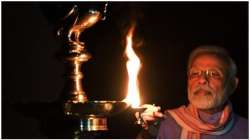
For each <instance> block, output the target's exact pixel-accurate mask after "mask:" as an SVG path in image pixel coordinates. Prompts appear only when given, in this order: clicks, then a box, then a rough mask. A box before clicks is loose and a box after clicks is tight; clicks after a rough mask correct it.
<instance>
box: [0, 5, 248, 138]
mask: <svg viewBox="0 0 250 140" xmlns="http://www.w3.org/2000/svg"><path fill="white" fill-rule="evenodd" d="M73 4H78V5H79V6H80V8H81V10H80V12H82V13H84V12H86V11H87V10H88V9H91V8H93V9H98V10H100V9H102V8H103V6H104V2H101V3H100V2H99V3H98V2H81V3H80V2H75V3H73V2H2V138H67V137H66V136H64V133H63V132H65V131H67V130H66V128H67V126H66V125H64V124H63V123H61V121H62V120H63V119H60V117H62V114H60V113H61V112H60V109H61V108H60V107H61V106H60V101H59V100H60V99H61V96H62V92H63V88H64V81H65V65H64V63H63V60H62V59H60V57H59V54H60V52H61V51H62V50H64V49H65V48H66V45H65V44H64V43H63V41H62V40H60V39H59V38H57V37H56V30H57V29H58V25H60V19H61V18H62V17H63V16H64V15H65V13H66V12H67V11H68V10H69V9H70V8H71V7H72V6H73ZM132 22H135V23H136V30H135V37H134V40H133V41H134V47H135V51H136V53H137V54H138V55H139V57H140V59H141V62H142V69H141V71H140V74H139V82H140V91H141V99H142V103H143V104H144V103H150V104H153V103H154V104H156V105H160V106H161V107H162V109H163V110H164V109H167V108H175V107H178V106H180V105H182V104H187V99H186V98H187V92H186V66H187V59H188V55H189V53H190V52H191V50H192V49H193V48H195V47H197V46H199V45H219V46H222V47H225V48H226V49H227V50H228V51H229V52H230V54H231V56H232V58H233V59H234V60H235V62H236V64H237V66H238V77H239V80H240V81H239V86H238V88H237V90H236V91H235V93H234V94H233V95H232V96H231V97H230V99H231V101H232V103H233V108H234V111H235V112H236V113H238V114H240V115H241V116H243V117H246V118H248V2H110V3H109V7H108V12H107V19H106V20H104V21H100V22H98V23H97V24H96V25H94V26H93V27H91V28H89V29H87V30H86V32H84V33H83V34H82V36H81V40H82V41H83V42H85V43H86V46H87V51H88V52H89V53H90V54H91V55H92V58H91V59H90V60H89V61H88V62H87V63H85V64H84V65H83V69H82V70H83V73H84V79H83V87H84V91H86V94H87V96H88V98H89V99H90V100H122V99H123V98H125V96H126V93H125V91H126V84H127V73H126V66H125V63H126V60H127V59H126V57H125V55H124V50H125V36H126V33H127V30H128V28H129V27H130V25H131V23H132ZM57 112H58V113H57ZM133 119H134V117H133V113H132V112H131V111H129V110H126V111H124V112H122V113H120V114H118V115H116V116H113V117H112V118H111V119H109V123H110V126H109V127H110V131H108V132H107V133H106V134H105V135H103V137H106V138H135V136H136V133H138V132H139V130H140V127H138V126H136V125H134V124H133V121H134V120H133ZM67 125H68V124H67ZM64 128H65V129H64ZM124 130H126V131H124ZM100 137H102V136H100Z"/></svg>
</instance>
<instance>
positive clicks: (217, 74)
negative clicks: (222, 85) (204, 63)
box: [209, 71, 221, 78]
mask: <svg viewBox="0 0 250 140" xmlns="http://www.w3.org/2000/svg"><path fill="white" fill-rule="evenodd" d="M209 75H210V76H211V77H214V78H221V75H220V73H219V72H218V71H210V72H209Z"/></svg>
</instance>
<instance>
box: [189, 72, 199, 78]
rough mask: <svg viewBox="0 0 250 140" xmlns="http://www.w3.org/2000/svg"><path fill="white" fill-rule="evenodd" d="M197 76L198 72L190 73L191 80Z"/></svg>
mask: <svg viewBox="0 0 250 140" xmlns="http://www.w3.org/2000/svg"><path fill="white" fill-rule="evenodd" d="M199 75H200V72H199V71H193V72H190V77H191V78H194V77H198V76H199Z"/></svg>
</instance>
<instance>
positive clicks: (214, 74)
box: [188, 55, 228, 110]
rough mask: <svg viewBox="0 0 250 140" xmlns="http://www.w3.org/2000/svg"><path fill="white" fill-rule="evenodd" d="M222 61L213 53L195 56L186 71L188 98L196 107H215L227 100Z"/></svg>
mask: <svg viewBox="0 0 250 140" xmlns="http://www.w3.org/2000/svg"><path fill="white" fill-rule="evenodd" d="M223 64H224V63H223V62H222V61H221V60H220V59H218V58H217V57H215V56H213V55H200V56H198V57H196V58H195V60H194V61H193V63H192V64H191V67H190V69H189V72H188V99H189V101H190V103H191V104H192V105H194V106H195V107H197V108H198V109H204V110H209V109H215V108H217V107H220V106H221V105H222V104H224V102H225V101H226V100H227V98H228V97H227V95H226V93H225V85H224V81H225V67H224V65H223Z"/></svg>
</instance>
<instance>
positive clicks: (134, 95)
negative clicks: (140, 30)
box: [123, 26, 141, 108]
mask: <svg viewBox="0 0 250 140" xmlns="http://www.w3.org/2000/svg"><path fill="white" fill-rule="evenodd" d="M133 32H134V26H133V27H131V28H130V30H129V32H128V34H127V38H126V39H127V40H126V43H127V44H126V50H125V54H126V56H127V58H128V61H127V63H126V66H127V72H128V89H127V97H126V98H125V99H124V100H123V101H124V102H126V103H128V104H129V105H131V106H132V107H133V108H134V107H139V106H140V92H139V88H138V85H139V84H138V79H137V76H138V73H139V70H140V68H141V62H140V59H139V57H138V56H137V55H136V53H135V51H134V50H133V43H132V38H133Z"/></svg>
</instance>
